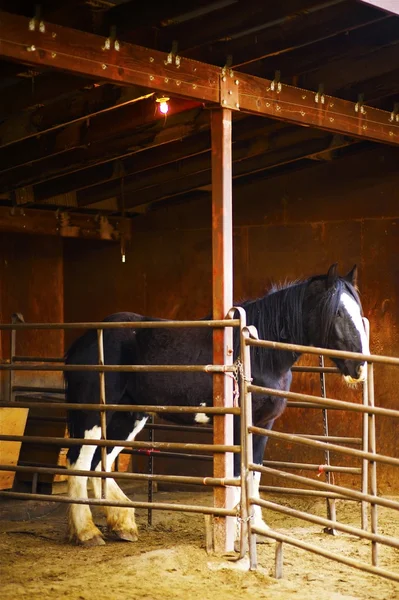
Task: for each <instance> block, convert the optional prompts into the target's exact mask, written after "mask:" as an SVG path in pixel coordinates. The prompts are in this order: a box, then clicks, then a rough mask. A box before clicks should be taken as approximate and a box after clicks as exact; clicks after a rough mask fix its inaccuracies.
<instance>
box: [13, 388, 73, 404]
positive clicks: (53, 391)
mask: <svg viewBox="0 0 399 600" xmlns="http://www.w3.org/2000/svg"><path fill="white" fill-rule="evenodd" d="M12 391H13V392H14V393H15V395H18V394H20V393H21V392H25V393H28V394H29V393H30V394H41V393H44V394H62V395H63V396H64V397H65V387H32V386H31V385H13V386H12ZM53 400H54V401H55V402H56V401H57V400H58V398H54V399H53Z"/></svg>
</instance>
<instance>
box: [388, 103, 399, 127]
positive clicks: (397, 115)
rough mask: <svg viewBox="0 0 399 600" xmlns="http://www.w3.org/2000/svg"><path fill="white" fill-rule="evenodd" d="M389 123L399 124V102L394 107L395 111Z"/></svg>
mask: <svg viewBox="0 0 399 600" xmlns="http://www.w3.org/2000/svg"><path fill="white" fill-rule="evenodd" d="M389 121H390V122H391V123H395V121H396V122H397V123H399V102H395V104H394V105H393V111H392V112H391V116H390V117H389Z"/></svg>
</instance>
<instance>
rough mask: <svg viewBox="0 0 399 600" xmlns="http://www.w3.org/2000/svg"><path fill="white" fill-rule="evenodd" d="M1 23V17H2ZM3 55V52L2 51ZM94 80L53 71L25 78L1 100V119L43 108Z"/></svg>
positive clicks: (8, 90) (12, 87) (8, 89)
mask: <svg viewBox="0 0 399 600" xmlns="http://www.w3.org/2000/svg"><path fill="white" fill-rule="evenodd" d="M0 22H1V17H0ZM0 53H1V50H0ZM92 84H93V80H92V79H88V78H87V77H80V76H79V75H75V74H69V73H62V72H57V71H55V72H54V71H51V72H47V73H43V74H39V75H36V76H32V77H29V78H23V79H21V81H19V82H18V83H16V84H15V85H13V86H10V87H8V88H7V93H4V94H2V95H1V98H0V118H1V119H5V118H7V117H9V116H11V115H19V113H20V112H21V111H23V110H26V109H27V108H30V107H33V106H43V105H45V104H46V103H48V102H49V101H52V100H54V99H56V98H57V97H59V96H61V95H63V94H68V93H69V92H73V91H75V90H77V89H83V88H84V87H86V86H87V85H92Z"/></svg>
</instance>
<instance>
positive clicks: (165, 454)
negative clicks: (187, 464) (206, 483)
mask: <svg viewBox="0 0 399 600" xmlns="http://www.w3.org/2000/svg"><path fill="white" fill-rule="evenodd" d="M122 454H134V455H135V456H136V455H137V456H140V455H141V456H143V455H144V456H151V457H152V458H153V459H154V458H157V459H158V458H168V457H169V458H172V457H173V458H178V459H183V460H184V459H186V460H193V455H192V454H184V452H165V451H164V450H156V451H155V452H153V451H152V450H144V449H139V450H131V449H129V448H126V449H125V450H122ZM195 460H204V461H206V460H208V461H210V460H213V456H211V455H209V454H207V455H205V454H204V455H201V454H196V455H195Z"/></svg>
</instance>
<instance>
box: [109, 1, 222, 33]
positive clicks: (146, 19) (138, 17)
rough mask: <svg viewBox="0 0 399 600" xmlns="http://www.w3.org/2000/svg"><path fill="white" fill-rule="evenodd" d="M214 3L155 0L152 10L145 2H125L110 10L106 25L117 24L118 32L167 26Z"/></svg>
mask: <svg viewBox="0 0 399 600" xmlns="http://www.w3.org/2000/svg"><path fill="white" fill-rule="evenodd" d="M209 4H212V2H210V1H209V0H191V1H190V3H187V0H173V2H155V3H153V4H152V5H151V10H149V9H148V6H147V5H146V4H145V3H140V2H136V1H130V2H125V3H123V4H119V5H118V6H115V7H113V8H111V9H110V10H108V11H107V12H106V14H105V16H104V27H107V28H108V29H110V28H111V27H113V26H115V27H116V28H117V32H118V34H119V35H120V34H121V33H125V32H129V31H130V32H131V30H132V27H133V28H134V30H137V29H139V28H145V27H146V28H151V27H160V26H163V27H166V26H168V25H170V24H172V23H173V22H176V21H178V17H179V16H180V15H183V14H185V13H188V12H194V11H196V10H198V9H201V8H204V7H206V6H209ZM105 33H107V32H105Z"/></svg>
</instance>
